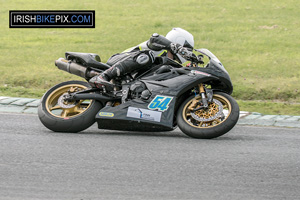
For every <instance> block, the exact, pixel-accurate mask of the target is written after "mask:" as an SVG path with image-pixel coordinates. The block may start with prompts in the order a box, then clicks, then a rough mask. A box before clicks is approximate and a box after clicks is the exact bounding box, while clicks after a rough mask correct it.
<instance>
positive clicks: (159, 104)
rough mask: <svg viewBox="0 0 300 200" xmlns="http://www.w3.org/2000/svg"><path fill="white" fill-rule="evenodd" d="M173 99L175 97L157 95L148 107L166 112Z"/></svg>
mask: <svg viewBox="0 0 300 200" xmlns="http://www.w3.org/2000/svg"><path fill="white" fill-rule="evenodd" d="M172 99H173V97H168V96H161V95H156V97H155V98H154V99H153V100H152V101H151V102H150V104H149V105H148V108H149V109H150V110H159V111H161V112H164V111H166V110H168V108H169V105H170V103H171V101H172Z"/></svg>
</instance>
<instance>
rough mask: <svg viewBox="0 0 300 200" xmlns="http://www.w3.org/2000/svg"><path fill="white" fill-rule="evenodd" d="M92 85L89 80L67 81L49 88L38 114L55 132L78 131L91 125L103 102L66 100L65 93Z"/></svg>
mask: <svg viewBox="0 0 300 200" xmlns="http://www.w3.org/2000/svg"><path fill="white" fill-rule="evenodd" d="M88 87H90V86H89V84H88V83H87V82H83V81H67V82H63V83H60V84H58V85H56V86H54V87H52V88H51V89H50V90H48V91H47V92H46V93H45V94H44V96H43V97H42V99H41V103H40V105H39V107H38V116H39V119H40V121H41V122H42V123H43V125H44V126H45V127H47V128H48V129H50V130H52V131H54V132H70V133H76V132H80V131H83V130H85V129H87V128H88V127H90V126H91V125H92V124H93V123H94V122H95V116H96V114H97V112H98V111H99V110H100V109H101V107H102V104H101V103H100V102H98V101H95V100H79V101H73V102H70V101H65V100H64V99H63V95H64V94H66V93H68V92H77V91H80V90H83V89H86V88H88Z"/></svg>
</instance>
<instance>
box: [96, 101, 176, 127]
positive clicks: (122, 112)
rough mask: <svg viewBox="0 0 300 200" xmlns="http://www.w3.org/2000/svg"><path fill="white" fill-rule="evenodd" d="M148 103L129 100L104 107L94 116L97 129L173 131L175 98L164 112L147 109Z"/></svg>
mask: <svg viewBox="0 0 300 200" xmlns="http://www.w3.org/2000/svg"><path fill="white" fill-rule="evenodd" d="M150 99H151V98H150ZM152 100H153V99H152ZM149 103H150V101H146V102H144V101H141V100H131V101H127V102H125V103H122V104H121V105H119V106H116V107H108V106H107V107H104V108H102V109H101V110H100V111H99V112H98V114H97V115H96V121H97V123H98V128H99V129H111V130H125V131H171V130H173V116H174V107H175V98H174V97H172V101H171V102H170V103H169V105H168V109H167V110H165V111H164V112H161V111H159V110H154V109H153V110H150V109H148V105H149Z"/></svg>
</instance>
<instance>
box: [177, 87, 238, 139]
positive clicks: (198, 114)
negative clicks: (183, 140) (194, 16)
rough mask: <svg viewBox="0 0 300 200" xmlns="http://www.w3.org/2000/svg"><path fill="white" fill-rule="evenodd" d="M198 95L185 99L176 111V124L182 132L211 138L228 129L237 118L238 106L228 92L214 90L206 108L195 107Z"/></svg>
mask: <svg viewBox="0 0 300 200" xmlns="http://www.w3.org/2000/svg"><path fill="white" fill-rule="evenodd" d="M199 100H201V97H200V96H196V97H195V96H191V97H189V98H188V99H187V100H185V101H184V102H183V103H182V105H181V106H180V107H179V109H178V112H177V124H178V127H179V128H180V129H181V131H182V132H183V133H185V134H186V135H188V136H190V137H193V138H198V139H212V138H216V137H219V136H221V135H224V134H225V133H227V132H228V131H230V130H231V129H232V128H233V127H234V126H235V124H236V123H237V121H238V119H239V106H238V104H237V102H236V101H235V100H234V99H233V98H232V97H231V96H230V95H228V94H226V93H222V92H215V93H214V95H213V101H212V102H211V103H209V106H208V109H205V110H204V109H198V110H197V109H196V108H199V107H200V105H199V104H197V102H199ZM194 110H197V111H194Z"/></svg>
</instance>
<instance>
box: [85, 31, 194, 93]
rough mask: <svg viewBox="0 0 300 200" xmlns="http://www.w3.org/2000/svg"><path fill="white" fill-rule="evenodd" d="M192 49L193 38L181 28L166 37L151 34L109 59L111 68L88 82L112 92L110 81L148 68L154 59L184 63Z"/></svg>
mask: <svg viewBox="0 0 300 200" xmlns="http://www.w3.org/2000/svg"><path fill="white" fill-rule="evenodd" d="M193 47H194V37H193V35H192V34H190V33H189V32H188V31H186V30H184V29H182V28H173V29H172V30H171V31H170V32H169V33H168V34H167V35H166V37H164V36H162V35H159V34H157V33H154V34H152V36H151V38H150V39H149V40H148V41H145V42H143V43H141V44H140V45H138V46H135V47H132V48H130V49H127V50H125V51H124V52H122V53H119V54H115V55H113V56H112V57H110V58H109V59H108V61H107V64H108V65H110V66H112V67H110V68H109V69H107V70H105V71H104V72H103V73H102V74H100V75H97V76H94V77H93V78H91V79H90V80H89V83H90V85H91V86H92V87H97V88H100V87H102V86H104V87H105V89H106V90H109V91H111V90H113V88H114V84H112V83H111V82H110V80H112V79H114V78H116V77H118V76H122V75H124V74H127V73H130V72H133V71H137V70H140V69H142V68H144V67H150V66H151V65H152V64H153V63H154V61H155V58H156V57H162V56H166V57H168V58H170V59H172V60H176V61H178V62H179V63H184V62H185V61H186V60H185V58H187V57H188V56H189V52H190V51H189V50H192V49H193Z"/></svg>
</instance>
